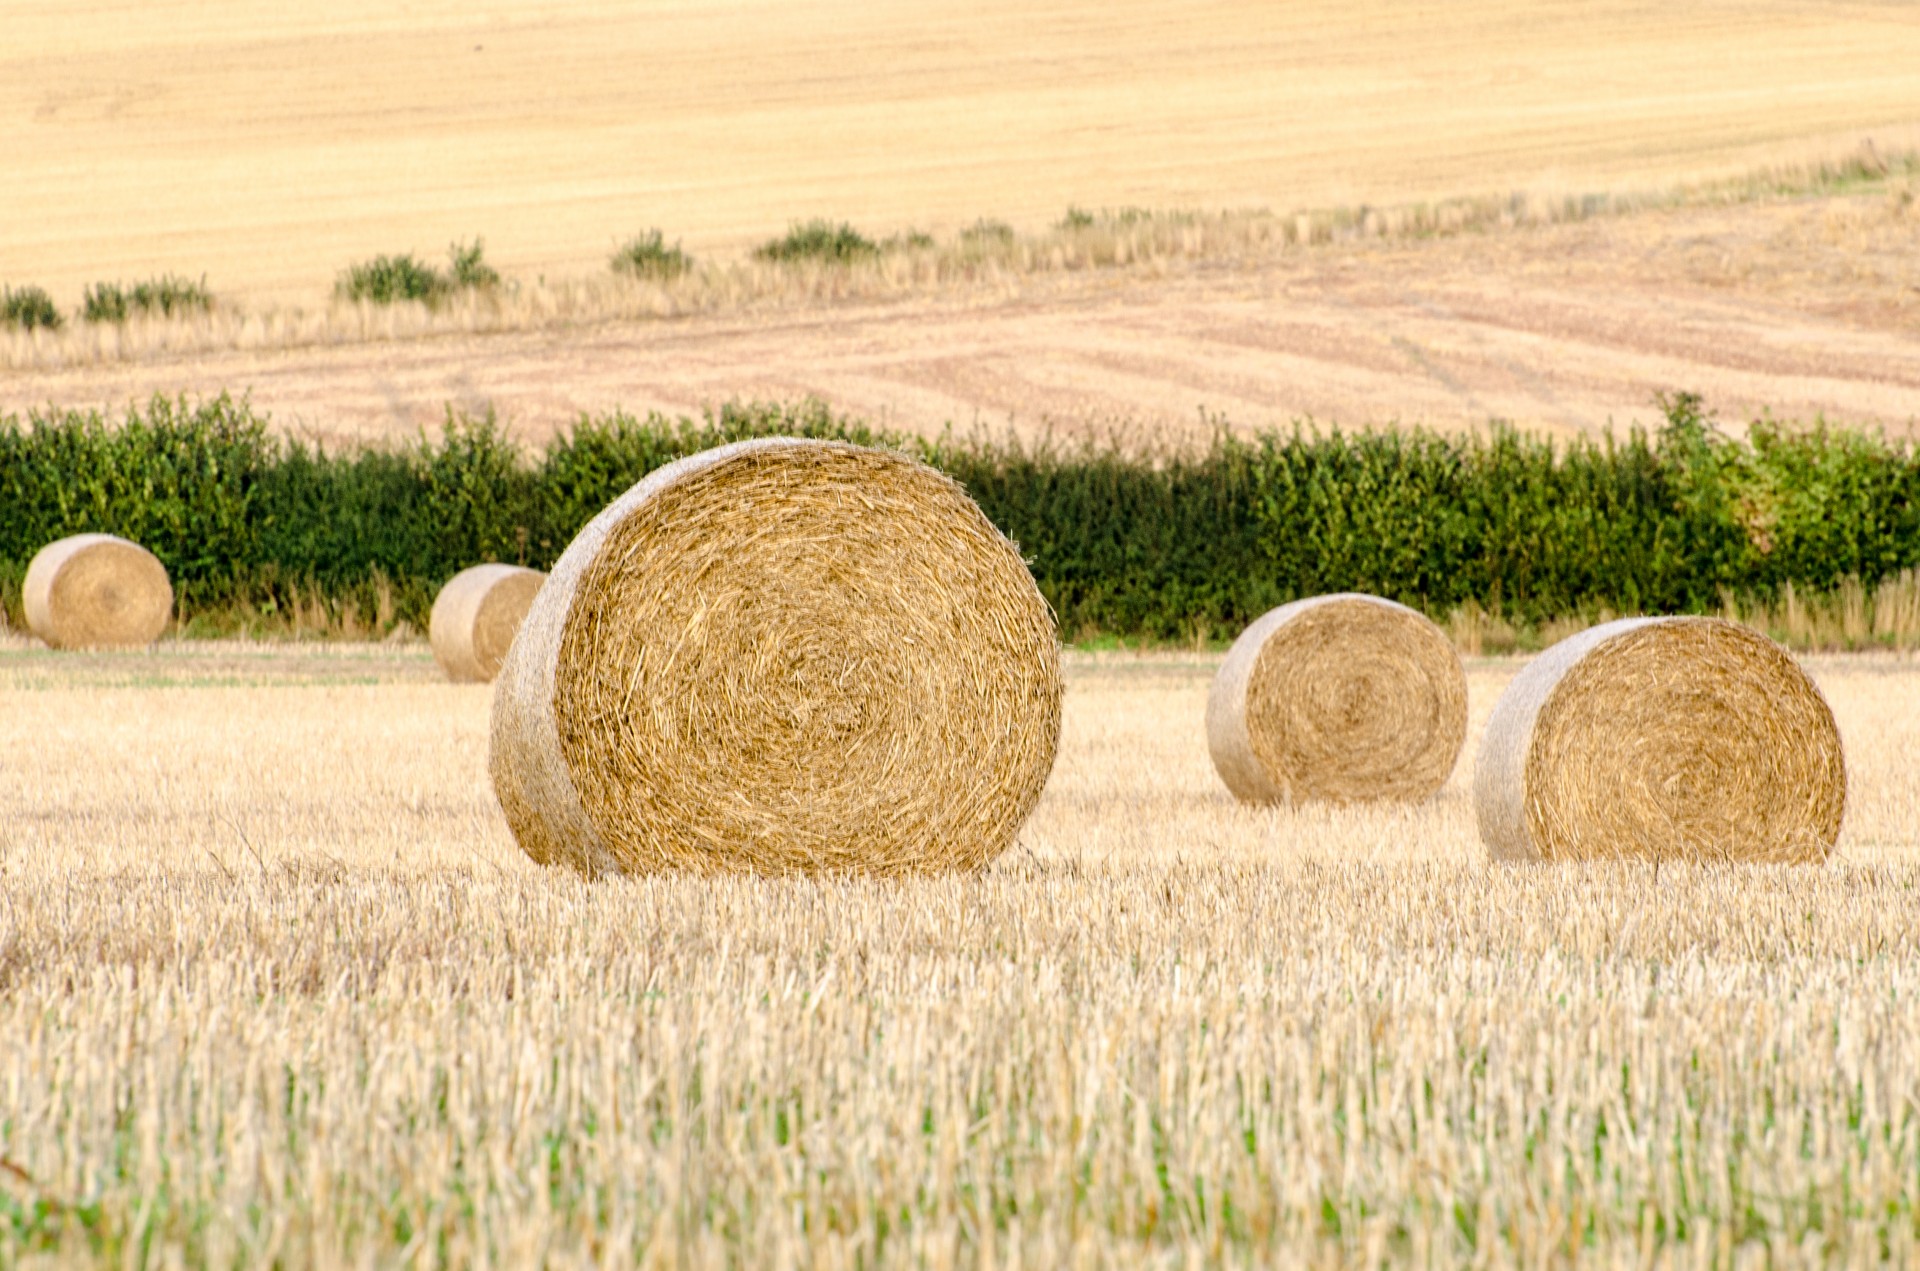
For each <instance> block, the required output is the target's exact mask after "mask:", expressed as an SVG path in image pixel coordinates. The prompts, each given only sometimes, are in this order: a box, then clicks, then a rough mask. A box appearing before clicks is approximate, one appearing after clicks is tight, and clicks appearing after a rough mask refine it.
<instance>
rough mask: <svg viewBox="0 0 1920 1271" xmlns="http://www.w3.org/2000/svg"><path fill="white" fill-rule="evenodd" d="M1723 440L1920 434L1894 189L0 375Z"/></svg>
mask: <svg viewBox="0 0 1920 1271" xmlns="http://www.w3.org/2000/svg"><path fill="white" fill-rule="evenodd" d="M1676 389H1686V390H1692V391H1696V392H1699V393H1702V394H1704V395H1705V396H1706V398H1707V399H1708V401H1709V402H1710V403H1711V404H1712V405H1713V406H1714V407H1715V408H1717V409H1718V410H1719V411H1720V412H1721V414H1722V415H1723V416H1725V417H1726V418H1728V419H1734V420H1744V419H1747V418H1751V417H1755V416H1758V415H1761V414H1764V413H1771V414H1772V415H1774V416H1775V417H1778V418H1783V419H1794V420H1811V419H1813V418H1815V417H1816V416H1825V417H1826V418H1828V419H1829V420H1832V421H1835V422H1839V423H1845V424H1855V425H1867V426H1881V427H1885V428H1886V429H1888V430H1889V431H1891V432H1895V433H1902V434H1906V433H1910V432H1912V430H1913V429H1914V428H1915V426H1916V421H1917V420H1920V208H1917V207H1916V205H1915V204H1914V202H1913V201H1912V199H1911V197H1910V196H1903V195H1901V194H1898V193H1896V194H1891V195H1890V194H1886V193H1875V194H1872V195H1865V196H1854V197H1831V198H1819V199H1802V200H1795V201H1787V202H1778V203H1771V204H1748V205H1741V206H1729V207H1704V208H1702V207H1695V208H1687V209H1680V210H1672V211H1662V212H1647V213H1641V214H1636V215H1633V216H1626V217H1618V218H1603V219H1597V220H1592V221H1587V222H1584V223H1577V224H1567V225H1559V226H1550V227H1539V228H1520V229H1513V230H1506V231H1497V232H1489V233H1476V234H1468V235H1463V236H1460V237H1454V238H1443V239H1430V240H1426V241H1417V242H1406V243H1383V242H1377V241H1368V242H1356V243H1345V244H1333V245H1322V246H1318V247H1313V248H1305V249H1301V248H1294V249H1289V250H1288V251H1285V252H1282V253H1279V254H1276V255H1272V256H1269V257H1266V258H1260V259H1247V260H1239V261H1219V260H1214V261H1201V262H1178V261H1174V262H1169V261H1156V262H1151V263H1149V264H1147V265H1142V266H1135V267H1128V268H1116V269H1109V270H1101V271H1092V272H1084V273H1071V274H1054V275H1033V276H1026V277H1011V278H1001V279H998V280H995V281H994V282H992V283H983V284H971V285H965V284H956V285H953V286H950V287H946V288H943V289H940V290H938V291H936V292H933V293H930V294H927V295H925V296H921V297H918V298H911V299H906V300H900V301H892V302H851V303H846V304H840V305H824V306H814V307H808V308H798V309H795V308H779V307H767V308H763V309H758V310H750V311H743V312H735V313H731V314H722V315H713V316H698V317H684V318H667V319H655V320H645V321H619V322H607V323H602V324H593V325H583V326H575V327H571V328H568V329H550V330H543V331H535V332H515V333H507V334H499V335H484V336H436V337H429V338H421V339H414V340H403V341H389V342H382V343H370V344H354V345H345V346H334V347H313V348H305V349H293V350H284V351H229V352H217V353H208V354H196V355H189V356H184V357H179V358H173V359H162V360H151V361H143V362H130V363H121V364H109V365H102V366H93V367H80V368H72V369H64V370H54V371H22V372H11V373H5V374H3V375H0V409H7V410H24V409H26V408H28V407H30V406H35V405H46V404H48V403H56V404H59V405H63V406H94V405H103V404H104V405H108V406H117V405H120V404H123V403H125V402H127V401H129V400H133V399H138V398H143V397H145V396H147V395H149V394H152V393H155V392H163V393H169V394H171V393H178V392H186V393H190V394H207V393H214V392H218V391H222V390H229V391H233V392H242V391H244V392H248V393H250V394H251V395H252V398H253V401H254V403H255V404H256V405H257V406H260V407H262V408H264V409H266V410H267V411H269V412H271V413H272V415H273V417H274V419H275V420H276V422H277V423H278V425H279V426H281V427H283V428H285V429H288V430H289V431H292V432H296V433H299V434H302V435H307V436H312V437H317V438H322V439H325V440H328V441H334V442H337V441H344V440H349V439H352V440H389V439H394V438H400V437H405V436H410V435H412V434H413V433H414V431H415V430H416V429H419V428H422V427H432V426H434V425H436V424H437V423H438V422H439V421H440V420H441V419H442V418H443V417H444V415H445V411H446V408H447V406H448V405H449V404H450V405H452V406H453V407H455V408H456V409H459V410H464V411H469V412H477V411H482V410H485V409H488V408H491V409H493V410H495V411H497V412H498V413H499V415H500V416H501V417H502V419H504V420H505V421H506V422H507V423H508V424H509V425H510V426H511V427H512V429H513V430H514V433H515V435H516V436H518V437H519V438H521V439H523V440H525V441H527V442H530V443H538V442H541V441H543V440H545V439H546V438H548V437H550V436H551V435H552V434H553V433H554V432H555V431H556V430H558V429H561V428H563V427H565V426H566V425H567V424H569V423H571V422H572V421H573V420H575V419H576V418H577V417H579V416H580V415H581V414H582V413H585V412H599V411H606V410H611V409H614V408H623V409H627V410H632V411H646V410H656V409H657V410H661V411H667V412H674V413H680V412H697V411H699V410H700V409H702V408H703V407H707V406H711V405H715V404H718V403H721V402H724V401H727V400H732V399H755V398H758V399H771V398H781V399H786V398H794V397H799V396H803V395H814V396H818V397H821V398H824V399H825V400H827V401H828V402H830V403H831V404H832V405H833V406H834V407H835V408H836V409H839V410H842V411H846V412H850V413H853V414H856V415H860V416H864V417H866V418H869V419H871V420H874V421H877V422H881V423H885V424H888V425H891V426H895V427H899V428H903V429H909V430H913V431H919V432H933V431H938V430H939V429H941V428H943V427H945V426H947V425H949V424H952V425H954V426H956V427H958V428H959V429H961V430H963V431H964V430H966V429H969V428H972V427H976V426H977V427H983V428H986V429H989V430H992V431H995V432H999V431H1002V430H1004V429H1005V428H1006V427H1007V426H1008V425H1009V423H1011V425H1012V426H1013V427H1014V428H1015V429H1016V430H1017V431H1019V432H1021V433H1024V434H1029V435H1031V434H1032V433H1034V432H1036V431H1038V430H1042V429H1051V430H1052V431H1054V432H1055V433H1057V434H1066V435H1083V434H1088V433H1107V432H1110V431H1112V430H1114V429H1116V428H1120V429H1123V430H1126V429H1131V430H1132V434H1133V435H1134V436H1135V437H1144V436H1154V437H1159V438H1164V439H1168V440H1180V439H1190V438H1193V437H1196V436H1200V435H1203V434H1204V433H1205V431H1206V430H1207V428H1208V425H1207V424H1206V423H1205V422H1204V420H1203V412H1210V413H1213V414H1216V415H1222V416H1224V417H1225V418H1226V419H1228V420H1229V421H1230V422H1231V423H1232V424H1233V425H1234V426H1236V427H1241V428H1256V427H1268V426H1285V425H1288V424H1289V423H1290V422H1291V421H1293V420H1295V419H1299V418H1302V417H1307V416H1311V417H1313V418H1314V419H1316V420H1319V421H1321V422H1323V423H1339V424H1342V425H1347V426H1355V425H1364V424H1384V423H1389V422H1396V421H1397V422H1399V423H1403V424H1418V425H1425V426H1430V427H1435V428H1440V429H1447V430H1455V429H1463V428H1471V427H1475V426H1479V425H1483V424H1485V423H1486V422H1487V421H1488V420H1489V419H1496V418H1497V419H1506V420H1511V421H1513V422H1515V423H1518V424H1520V425H1523V426H1527V427H1534V428H1546V429H1550V430H1554V431H1562V432H1586V433H1592V432H1596V431H1598V430H1600V429H1602V428H1605V427H1607V426H1608V425H1609V424H1610V423H1611V424H1614V425H1617V426H1624V425H1625V424H1627V423H1628V422H1631V421H1635V420H1645V419H1647V418H1649V417H1650V415H1651V414H1652V406H1651V402H1652V399H1653V396H1654V394H1655V393H1657V392H1659V391H1662V390H1676Z"/></svg>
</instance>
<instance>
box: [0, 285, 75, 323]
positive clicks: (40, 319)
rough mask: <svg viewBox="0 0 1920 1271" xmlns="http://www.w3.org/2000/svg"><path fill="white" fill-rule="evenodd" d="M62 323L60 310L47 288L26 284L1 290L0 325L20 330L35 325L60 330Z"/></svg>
mask: <svg viewBox="0 0 1920 1271" xmlns="http://www.w3.org/2000/svg"><path fill="white" fill-rule="evenodd" d="M60 325H61V317H60V310H59V309H58V308H57V307H56V306H55V305H54V303H53V297H52V296H50V295H48V294H47V293H46V289H45V288H42V287H34V286H26V287H21V288H19V289H18V290H15V289H14V288H12V287H7V288H5V289H3V290H0V326H6V327H13V328H14V329H16V330H20V331H31V330H33V329H34V328H35V327H42V328H45V329H46V330H48V331H58V330H59V329H60Z"/></svg>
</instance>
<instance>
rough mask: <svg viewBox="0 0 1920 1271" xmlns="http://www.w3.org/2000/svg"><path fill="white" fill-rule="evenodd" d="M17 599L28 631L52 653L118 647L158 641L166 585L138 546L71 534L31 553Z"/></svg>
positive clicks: (168, 612) (168, 595)
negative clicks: (63, 650)
mask: <svg viewBox="0 0 1920 1271" xmlns="http://www.w3.org/2000/svg"><path fill="white" fill-rule="evenodd" d="M20 600H21V607H22V608H23V609H25V610H26V617H27V629H28V630H29V631H32V632H33V634H35V635H37V636H39V637H40V638H41V639H42V640H45V641H46V642H47V643H48V644H50V645H52V646H53V647H54V648H56V649H84V648H114V647H125V646H131V645H142V644H152V643H153V642H154V641H155V640H157V639H159V638H160V633H161V632H162V631H164V630H166V627H167V619H168V618H170V617H171V616H172V615H173V584H172V583H171V582H169V581H168V580H167V569H166V566H164V565H162V564H161V563H160V561H159V560H158V559H157V558H156V557H155V556H154V554H153V553H152V552H149V551H148V550H147V549H146V548H144V547H142V546H140V545H139V544H138V543H130V542H128V541H127V540H126V539H124V538H116V537H115V536H113V535H111V534H75V535H74V536H73V537H71V538H63V539H59V540H57V541H55V542H52V543H49V544H47V545H46V546H45V547H43V548H41V549H40V550H39V551H38V552H36V553H35V554H34V557H33V560H32V561H31V562H29V563H28V565H27V579H26V584H25V586H24V587H23V588H22V589H21V596H20Z"/></svg>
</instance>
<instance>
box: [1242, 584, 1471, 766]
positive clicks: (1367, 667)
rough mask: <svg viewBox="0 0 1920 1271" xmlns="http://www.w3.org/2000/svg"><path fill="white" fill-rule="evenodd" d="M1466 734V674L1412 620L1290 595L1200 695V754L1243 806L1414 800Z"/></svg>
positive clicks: (1393, 610)
mask: <svg viewBox="0 0 1920 1271" xmlns="http://www.w3.org/2000/svg"><path fill="white" fill-rule="evenodd" d="M1466 735H1467V673H1466V670H1465V668H1463V667H1462V666H1461V665H1460V655H1459V654H1457V653H1455V652H1454V649H1453V645H1452V643H1451V642H1450V641H1448V639H1447V637H1446V636H1445V635H1444V634H1443V633H1442V632H1441V630H1440V628H1438V627H1436V626H1435V625H1434V624H1433V623H1432V622H1431V621H1429V620H1428V619H1427V618H1426V617H1425V616H1424V615H1423V614H1419V613H1416V612H1415V611H1413V610H1412V609H1409V608H1407V607H1406V606H1405V605H1398V604H1395V603H1394V602H1393V601H1391V600H1382V599H1381V598H1380V597H1378V596H1364V595H1355V594H1350V593H1349V594H1342V595H1335V596H1315V597H1312V598H1311V599H1307V600H1296V601H1294V602H1293V603H1292V604H1286V605H1282V606H1280V607H1279V608H1278V609H1275V610H1273V611H1272V612H1270V613H1268V614H1266V615H1264V616H1263V617H1261V618H1260V619H1259V620H1258V621H1256V622H1255V623H1254V624H1253V625H1252V626H1250V627H1248V628H1247V629H1246V630H1245V631H1243V632H1242V633H1241V634H1240V638H1239V639H1238V640H1235V641H1234V642H1233V647H1232V648H1231V649H1229V650H1228V651H1227V660H1226V662H1225V663H1223V664H1222V665H1221V667H1220V670H1219V673H1218V674H1216V675H1215V676H1214V677H1213V689H1212V691H1211V692H1210V693H1209V694H1208V695H1207V748H1208V749H1209V750H1211V751H1212V752H1213V766H1214V767H1215V768H1217V769H1218V770H1219V772H1220V776H1221V777H1222V778H1223V779H1224V780H1225V781H1226V783H1227V788H1228V789H1229V790H1232V791H1233V793H1234V794H1235V795H1236V796H1237V797H1239V798H1241V799H1244V800H1246V801H1248V802H1250V803H1277V802H1301V801H1307V800H1324V801H1328V802H1333V803H1355V802H1361V801H1371V800H1383V799H1402V800H1417V799H1424V798H1426V797H1427V796H1429V795H1431V794H1432V793H1433V792H1434V791H1436V790H1438V789H1439V788H1440V787H1441V786H1443V785H1445V784H1446V781H1447V777H1448V776H1449V775H1450V774H1451V773H1452V772H1453V765H1454V763H1455V762H1456V761H1457V760H1458V759H1459V757H1460V747H1461V745H1462V743H1463V742H1464V741H1465V740H1466Z"/></svg>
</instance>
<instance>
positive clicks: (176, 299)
mask: <svg viewBox="0 0 1920 1271" xmlns="http://www.w3.org/2000/svg"><path fill="white" fill-rule="evenodd" d="M212 308H213V293H212V292H210V291H208V290H207V280H206V278H205V277H204V276H203V277H202V278H201V279H200V280H199V281H198V282H195V281H194V280H193V279H191V278H177V277H175V276H174V275H172V274H168V275H166V276H165V277H163V278H149V279H146V280H145V281H143V282H137V283H134V284H133V285H132V286H130V287H128V286H123V285H122V284H120V283H117V282H97V283H95V284H93V286H91V287H88V288H87V290H86V293H85V295H84V296H83V297H82V298H81V302H80V316H81V317H82V318H83V319H85V320H86V321H88V322H125V321H126V320H127V319H128V318H131V317H133V316H135V315H136V314H154V313H157V314H159V315H161V316H162V317H168V318H170V317H172V316H173V315H174V314H176V313H179V314H186V313H205V312H207V311H208V310H210V309H212Z"/></svg>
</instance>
